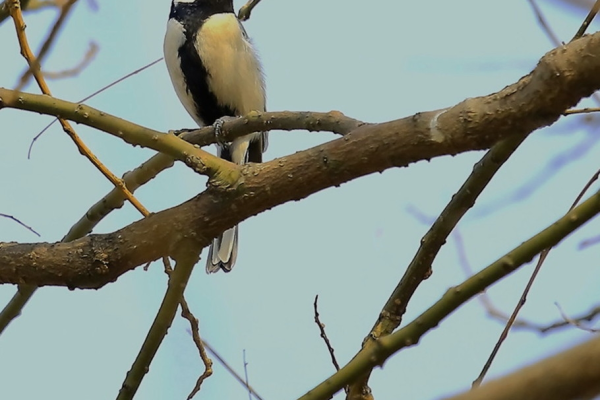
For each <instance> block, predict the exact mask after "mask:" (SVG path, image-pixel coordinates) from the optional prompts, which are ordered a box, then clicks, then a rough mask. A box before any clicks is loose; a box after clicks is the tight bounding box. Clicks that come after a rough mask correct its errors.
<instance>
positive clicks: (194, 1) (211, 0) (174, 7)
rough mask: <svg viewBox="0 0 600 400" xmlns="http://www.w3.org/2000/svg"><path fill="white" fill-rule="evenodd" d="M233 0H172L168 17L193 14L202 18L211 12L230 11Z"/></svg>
mask: <svg viewBox="0 0 600 400" xmlns="http://www.w3.org/2000/svg"><path fill="white" fill-rule="evenodd" d="M232 12H233V0H172V2H171V14H170V15H169V17H170V18H176V19H178V20H183V19H185V18H186V17H189V16H193V17H194V18H199V19H201V20H204V19H206V18H208V17H210V16H211V15H213V14H219V13H232Z"/></svg>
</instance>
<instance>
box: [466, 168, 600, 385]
mask: <svg viewBox="0 0 600 400" xmlns="http://www.w3.org/2000/svg"><path fill="white" fill-rule="evenodd" d="M599 175H600V170H598V171H596V172H595V173H594V175H592V177H591V178H590V179H589V180H588V182H587V183H586V184H585V186H584V187H583V189H582V190H581V191H580V192H579V194H578V195H577V197H576V198H575V201H573V204H572V205H571V207H569V211H568V212H567V214H568V213H570V212H571V211H573V209H574V208H575V207H576V206H577V204H578V203H579V202H580V201H581V199H582V198H583V196H584V195H585V193H586V192H587V191H588V189H589V188H590V187H591V186H592V184H593V183H594V182H595V181H596V180H597V179H598V176H599ZM551 250H552V247H549V248H547V249H545V250H544V251H542V252H541V253H540V258H539V259H538V262H537V264H536V266H535V269H534V270H533V272H532V274H531V277H529V281H528V282H527V285H526V286H525V290H523V293H522V294H521V298H520V299H519V302H518V303H517V305H516V306H515V309H514V310H513V312H512V314H511V315H510V317H509V318H508V321H507V322H506V325H505V326H504V329H503V330H502V333H501V334H500V337H499V338H498V341H497V342H496V344H495V345H494V349H493V350H492V353H491V354H490V355H489V357H488V359H487V361H486V362H485V365H484V366H483V368H482V370H481V372H480V373H479V376H478V377H477V379H475V380H474V381H473V385H472V386H473V387H474V388H475V387H478V386H480V385H481V382H482V381H483V379H484V378H485V375H486V374H487V372H488V371H489V369H490V367H491V366H492V363H493V362H494V359H495V358H496V355H497V354H498V351H499V350H500V347H501V346H502V344H503V343H504V341H505V340H506V338H507V337H508V332H509V331H510V329H511V327H512V325H513V323H514V322H515V320H516V319H517V315H519V312H520V311H521V309H522V308H523V306H524V305H525V303H526V302H527V295H528V294H529V292H530V291H531V287H532V286H533V283H534V282H535V279H536V277H537V275H538V274H539V272H540V270H541V268H542V265H544V261H545V260H546V258H547V257H548V254H550V251H551Z"/></svg>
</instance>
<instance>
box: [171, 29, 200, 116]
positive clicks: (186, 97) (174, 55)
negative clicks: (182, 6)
mask: <svg viewBox="0 0 600 400" xmlns="http://www.w3.org/2000/svg"><path fill="white" fill-rule="evenodd" d="M184 42H185V29H184V27H183V25H182V24H180V23H179V22H177V21H176V20H174V19H169V22H168V23H167V33H166V34H165V41H164V43H163V51H164V54H165V64H166V65H167V70H168V71H169V76H170V77H171V81H172V82H173V87H174V88H175V93H176V94H177V97H179V101H181V103H182V104H183V106H184V107H185V109H186V111H187V112H188V114H190V116H191V117H192V118H193V119H194V121H196V123H197V124H198V125H199V126H203V125H204V121H202V120H201V119H200V118H198V116H197V115H196V114H197V112H196V107H195V105H194V100H193V99H192V95H191V94H190V93H188V91H187V89H186V84H185V79H184V78H183V73H182V72H181V61H180V59H179V48H180V47H181V46H182V45H183V43H184Z"/></svg>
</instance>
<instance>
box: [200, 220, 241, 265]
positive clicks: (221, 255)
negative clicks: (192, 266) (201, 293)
mask: <svg viewBox="0 0 600 400" xmlns="http://www.w3.org/2000/svg"><path fill="white" fill-rule="evenodd" d="M237 248H238V227H237V225H236V226H234V227H233V228H231V229H228V230H226V231H225V232H223V233H222V234H221V235H220V236H219V237H217V238H216V239H215V240H213V242H212V244H211V245H210V249H209V250H208V258H207V259H206V273H208V274H212V273H214V272H218V271H219V270H223V271H224V272H229V271H231V269H232V268H233V265H234V264H235V259H236V258H237Z"/></svg>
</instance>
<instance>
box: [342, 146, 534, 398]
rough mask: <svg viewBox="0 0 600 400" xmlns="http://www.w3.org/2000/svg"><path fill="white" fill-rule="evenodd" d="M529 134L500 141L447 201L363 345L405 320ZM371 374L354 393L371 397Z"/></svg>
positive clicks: (355, 385) (354, 386)
mask: <svg viewBox="0 0 600 400" xmlns="http://www.w3.org/2000/svg"><path fill="white" fill-rule="evenodd" d="M523 140H525V136H521V135H517V136H512V137H510V138H507V139H505V140H502V141H500V142H498V143H496V144H495V145H494V146H493V147H492V148H491V149H490V150H489V151H488V152H487V153H486V154H485V156H484V157H483V158H482V159H481V160H480V161H479V162H478V163H477V164H476V165H475V167H474V169H473V172H472V173H471V175H470V176H469V177H468V178H467V180H466V181H465V182H464V183H463V185H462V186H461V187H460V189H459V190H458V191H457V192H456V194H455V195H454V196H452V199H451V200H450V202H449V203H448V205H446V207H445V208H444V210H443V211H442V213H441V214H440V216H439V217H438V218H437V219H436V221H435V222H434V223H433V225H432V226H431V228H430V229H429V231H428V232H427V233H426V234H425V236H423V239H421V245H420V246H419V249H418V250H417V253H416V254H415V255H414V257H413V259H412V260H411V262H410V264H409V266H408V268H407V269H406V272H405V273H404V275H403V276H402V279H401V280H400V282H399V283H398V285H397V286H396V288H395V289H394V291H393V292H392V295H391V296H390V298H389V299H388V301H387V302H386V304H385V305H384V307H383V309H382V311H381V313H380V314H379V317H378V319H377V321H376V322H375V324H374V326H373V328H371V332H370V333H369V335H368V336H367V337H366V338H365V341H364V342H363V348H365V347H367V346H369V345H370V344H372V343H374V342H375V340H376V339H378V338H380V337H382V336H385V335H389V334H390V333H392V332H393V331H394V329H396V328H397V327H398V326H399V325H400V323H401V322H402V316H403V315H404V313H405V312H406V306H407V304H408V302H409V301H410V299H411V298H412V296H413V294H414V293H415V291H416V290H417V288H418V287H419V285H420V284H421V282H423V281H424V280H425V279H427V278H429V276H431V274H432V264H433V261H434V260H435V258H436V256H437V254H438V253H439V251H440V249H441V248H442V246H443V245H444V244H445V243H446V239H447V238H448V236H449V235H450V233H451V232H452V230H453V229H454V228H455V227H456V226H457V224H458V222H459V221H460V220H461V219H462V217H463V216H464V215H465V214H466V213H467V211H469V209H471V207H473V205H474V204H475V201H476V200H477V198H478V197H479V195H480V194H481V193H482V192H483V190H484V189H485V188H486V186H487V185H488V183H489V182H490V181H491V180H492V178H493V177H494V176H495V174H496V172H498V170H499V169H500V168H501V167H502V165H504V163H505V162H506V161H507V160H508V159H509V158H510V156H511V155H512V154H513V153H514V152H515V151H516V150H517V148H519V146H520V144H521V143H522V142H523ZM368 380H369V375H368V374H367V375H365V376H364V377H362V378H361V379H358V380H356V381H355V382H354V383H353V384H351V385H350V393H351V394H352V393H354V396H355V397H356V398H359V399H360V398H361V396H362V398H365V399H368V398H370V397H369V396H368V395H367V396H363V395H362V394H363V393H370V390H369V387H368Z"/></svg>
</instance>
